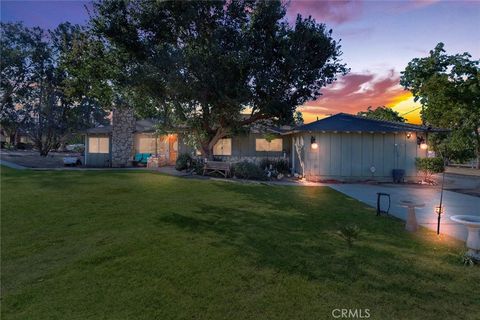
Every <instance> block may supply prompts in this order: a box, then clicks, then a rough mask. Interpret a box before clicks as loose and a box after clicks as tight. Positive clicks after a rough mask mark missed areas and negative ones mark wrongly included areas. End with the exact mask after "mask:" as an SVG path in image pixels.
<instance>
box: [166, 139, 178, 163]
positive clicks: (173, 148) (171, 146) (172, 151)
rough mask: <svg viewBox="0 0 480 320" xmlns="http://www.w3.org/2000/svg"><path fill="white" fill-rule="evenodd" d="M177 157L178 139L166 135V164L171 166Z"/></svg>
mask: <svg viewBox="0 0 480 320" xmlns="http://www.w3.org/2000/svg"><path fill="white" fill-rule="evenodd" d="M177 156H178V138H177V135H176V134H169V135H168V164H169V165H171V166H173V165H175V162H176V161H177Z"/></svg>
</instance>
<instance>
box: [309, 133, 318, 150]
mask: <svg viewBox="0 0 480 320" xmlns="http://www.w3.org/2000/svg"><path fill="white" fill-rule="evenodd" d="M310 145H311V147H312V149H314V150H316V149H318V144H317V142H316V140H315V137H314V136H312V137H311V138H310Z"/></svg>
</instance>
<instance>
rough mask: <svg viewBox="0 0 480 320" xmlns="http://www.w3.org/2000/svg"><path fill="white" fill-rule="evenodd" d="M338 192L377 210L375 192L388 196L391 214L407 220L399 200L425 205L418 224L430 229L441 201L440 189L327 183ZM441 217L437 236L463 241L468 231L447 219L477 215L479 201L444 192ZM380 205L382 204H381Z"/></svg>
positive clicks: (418, 211) (417, 212) (419, 210)
mask: <svg viewBox="0 0 480 320" xmlns="http://www.w3.org/2000/svg"><path fill="white" fill-rule="evenodd" d="M328 186H329V187H331V188H332V189H335V190H337V191H339V192H341V193H344V194H346V195H348V196H350V197H352V198H354V199H357V200H359V201H361V202H363V203H366V204H368V205H369V206H372V207H374V208H376V206H377V192H385V193H389V194H390V196H391V200H392V201H391V207H390V214H391V215H393V216H395V217H397V218H400V219H402V220H406V215H407V209H406V208H403V207H401V206H400V200H411V201H415V202H420V203H425V207H424V208H417V209H416V214H417V221H418V223H419V224H420V225H422V226H424V227H427V228H429V229H431V230H434V231H436V230H437V214H436V213H435V207H436V206H438V204H439V202H440V188H439V187H427V186H414V185H388V184H387V185H367V184H330V185H328ZM443 192H444V193H443V207H444V212H445V213H444V214H443V215H442V219H441V223H440V233H442V234H447V235H449V236H452V237H454V238H457V239H460V240H465V239H466V237H467V230H466V228H465V227H464V226H462V225H460V224H458V223H455V222H453V221H452V220H450V217H451V216H454V215H475V216H480V198H479V197H474V196H469V195H465V194H461V193H458V192H453V191H448V190H444V191H443ZM382 204H383V201H382Z"/></svg>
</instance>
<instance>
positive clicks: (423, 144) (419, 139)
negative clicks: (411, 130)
mask: <svg viewBox="0 0 480 320" xmlns="http://www.w3.org/2000/svg"><path fill="white" fill-rule="evenodd" d="M417 144H418V145H419V146H420V149H422V150H427V148H428V145H427V143H426V141H425V138H424V137H417Z"/></svg>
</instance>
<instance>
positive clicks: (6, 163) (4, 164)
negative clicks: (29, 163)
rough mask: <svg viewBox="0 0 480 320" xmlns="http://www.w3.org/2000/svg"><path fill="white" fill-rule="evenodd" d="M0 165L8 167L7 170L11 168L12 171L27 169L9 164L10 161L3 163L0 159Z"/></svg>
mask: <svg viewBox="0 0 480 320" xmlns="http://www.w3.org/2000/svg"><path fill="white" fill-rule="evenodd" d="M0 165H2V166H5V167H8V168H12V169H17V170H24V169H28V168H27V167H24V166H21V165H19V164H16V163H13V162H10V161H5V160H2V159H0Z"/></svg>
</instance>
